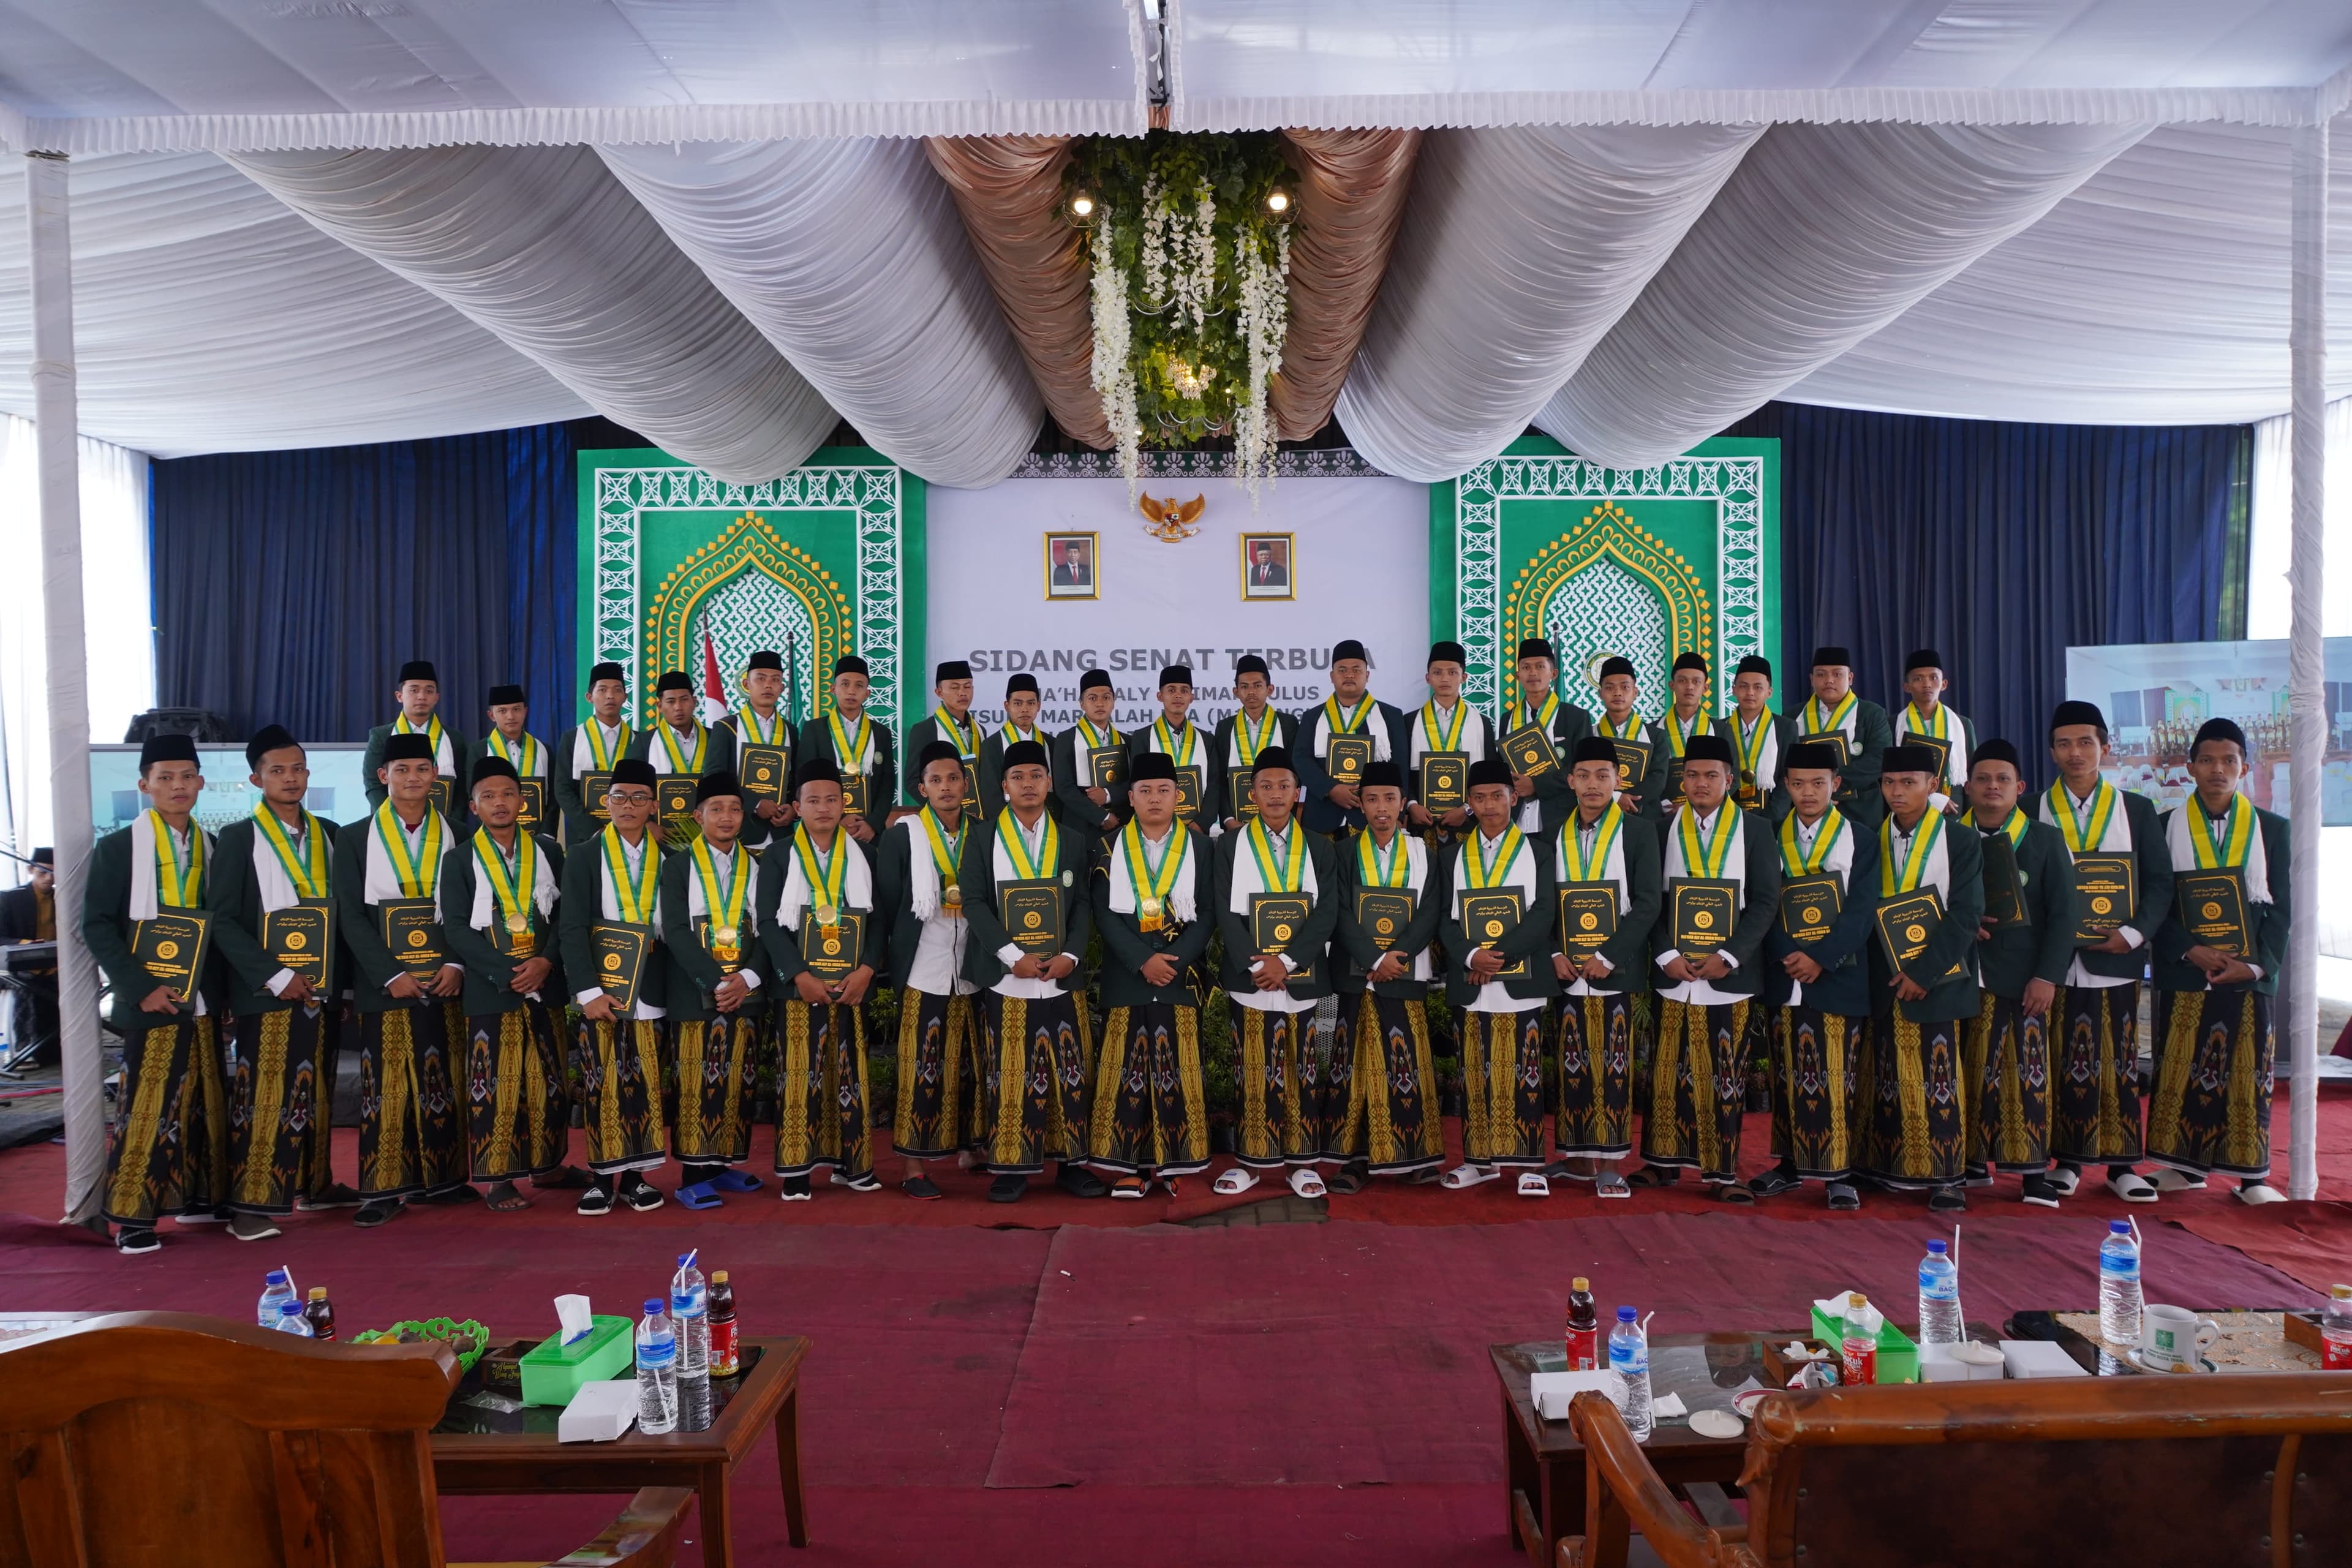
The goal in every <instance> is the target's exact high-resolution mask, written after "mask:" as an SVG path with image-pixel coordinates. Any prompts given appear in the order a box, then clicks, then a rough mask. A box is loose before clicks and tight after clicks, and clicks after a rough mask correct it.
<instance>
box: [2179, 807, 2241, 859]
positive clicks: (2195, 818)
mask: <svg viewBox="0 0 2352 1568" xmlns="http://www.w3.org/2000/svg"><path fill="white" fill-rule="evenodd" d="M2181 809H2183V810H2184V811H2186V812H2188V813H2189V851H2190V852H2191V853H2192V854H2194V855H2195V856H2196V858H2197V868H2198V869H2199V870H2200V871H2227V870H2231V869H2232V868H2237V867H2241V866H2243V865H2244V864H2245V863H2246V852H2247V850H2249V849H2251V848H2252V847H2253V842H2254V803H2253V802H2252V801H2250V800H2248V799H2247V798H2246V797H2245V796H2244V795H2231V797H2230V815H2229V816H2226V817H2224V818H2222V824H2223V826H2222V828H2221V832H2220V833H2218V834H2217V833H2215V832H2214V831H2213V819H2212V818H2211V817H2210V816H2207V815H2206V814H2205V803H2204V802H2203V801H2201V800H2199V799H2198V798H2196V797H2195V796H2194V795H2192V796H2190V797H2189V803H2188V805H2185V806H2183V807H2182V808H2181Z"/></svg>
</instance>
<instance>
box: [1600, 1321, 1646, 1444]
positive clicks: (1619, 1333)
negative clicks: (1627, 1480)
mask: <svg viewBox="0 0 2352 1568" xmlns="http://www.w3.org/2000/svg"><path fill="white" fill-rule="evenodd" d="M1609 1370H1610V1371H1612V1372H1613V1373H1616V1374H1617V1375H1618V1376H1620V1377H1622V1378H1623V1379H1624V1380H1625V1430H1627V1431H1628V1432H1631V1433H1632V1434H1633V1441H1635V1442H1636V1443H1646V1442H1648V1441H1649V1440H1650V1429H1651V1428H1652V1426H1654V1425H1655V1423H1654V1421H1653V1419H1652V1418H1651V1415H1650V1339H1649V1336H1648V1335H1647V1334H1644V1333H1643V1332H1642V1325H1641V1324H1639V1323H1637V1322H1635V1321H1633V1308H1631V1307H1620V1308H1618V1309H1617V1326H1616V1327H1615V1328H1613V1329H1612V1330H1610V1331H1609Z"/></svg>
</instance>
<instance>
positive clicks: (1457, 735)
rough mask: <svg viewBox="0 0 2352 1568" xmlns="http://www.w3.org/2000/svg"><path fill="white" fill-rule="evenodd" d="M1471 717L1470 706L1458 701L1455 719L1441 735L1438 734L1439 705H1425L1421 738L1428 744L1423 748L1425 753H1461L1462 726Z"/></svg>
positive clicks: (1422, 707)
mask: <svg viewBox="0 0 2352 1568" xmlns="http://www.w3.org/2000/svg"><path fill="white" fill-rule="evenodd" d="M1469 716H1470V704H1468V703H1467V702H1464V701H1462V700H1459V699H1456V700H1455V701H1454V718H1453V720H1452V721H1450V722H1449V723H1448V724H1447V725H1446V727H1445V733H1444V734H1443V735H1441V734H1439V733H1438V732H1437V704H1436V703H1434V702H1424V703H1423V704H1422V705H1421V738H1422V739H1423V741H1424V742H1428V743H1427V744H1426V745H1424V746H1423V747H1422V751H1423V752H1458V751H1460V750H1461V749H1462V725H1463V723H1464V721H1465V720H1467V719H1468V718H1469Z"/></svg>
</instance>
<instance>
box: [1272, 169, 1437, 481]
mask: <svg viewBox="0 0 2352 1568" xmlns="http://www.w3.org/2000/svg"><path fill="white" fill-rule="evenodd" d="M1282 137H1283V141H1284V142H1286V144H1287V147H1288V153H1289V158H1290V163H1291V167H1293V168H1294V169H1296V170H1297V171H1298V189H1297V193H1296V195H1297V204H1298V205H1297V213H1298V222H1297V233H1296V234H1295V235H1294V236H1293V237H1292V240H1291V247H1290V331H1289V333H1288V335H1287V336H1286V338H1285V339H1284V340H1283V344H1282V374H1280V375H1279V376H1277V377H1276V379H1275V384H1274V387H1273V389H1272V391H1271V392H1269V393H1268V394H1267V397H1266V403H1267V406H1268V409H1269V411H1270V412H1271V413H1272V414H1273V416H1274V428H1275V434H1276V436H1278V437H1281V438H1282V439H1283V440H1286V441H1303V440H1305V439H1307V437H1309V436H1312V435H1314V434H1315V432H1317V431H1318V430H1320V429H1321V428H1323V425H1324V422H1325V421H1326V420H1328V419H1329V418H1330V417H1331V405H1332V404H1334V403H1336V402H1338V401H1339V386H1340V384H1341V383H1342V382H1344V381H1346V380H1347V379H1348V367H1349V365H1350V364H1353V363H1355V359H1356V345H1357V344H1358V343H1359V342H1361V341H1362V340H1363V336H1364V326H1365V323H1366V322H1368V321H1370V320H1371V314H1372V300H1373V299H1374V298H1375V297H1376V296H1377V295H1378V294H1379V293H1380V289H1381V274H1382V273H1384V272H1386V271H1387V270H1388V265H1389V247H1390V246H1391V243H1393V242H1394V240H1395V239H1396V232H1397V223H1398V221H1399V220H1400V219H1401V218H1402V216H1404V203H1405V196H1406V195H1407V194H1408V193H1409V192H1410V191H1411V190H1412V164H1413V159H1414V157H1415V155H1417V154H1418V153H1420V151H1421V132H1418V131H1286V132H1283V133H1282Z"/></svg>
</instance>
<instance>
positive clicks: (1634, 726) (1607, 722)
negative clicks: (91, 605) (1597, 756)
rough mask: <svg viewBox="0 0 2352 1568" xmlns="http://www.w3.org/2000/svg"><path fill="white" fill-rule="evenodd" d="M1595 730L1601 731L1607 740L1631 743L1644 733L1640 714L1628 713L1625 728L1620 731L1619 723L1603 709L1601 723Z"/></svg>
mask: <svg viewBox="0 0 2352 1568" xmlns="http://www.w3.org/2000/svg"><path fill="white" fill-rule="evenodd" d="M1595 728H1597V729H1598V730H1599V731H1601V735H1602V737H1603V738H1605V739H1607V740H1612V741H1630V740H1632V739H1633V737H1635V736H1636V735H1639V734H1640V733H1641V732H1642V716H1641V715H1640V714H1639V713H1628V714H1627V715H1626V716H1625V725H1624V728H1622V729H1620V728H1618V725H1617V721H1616V720H1614V719H1612V718H1611V717H1609V713H1608V710H1606V709H1603V710H1601V721H1600V723H1599V724H1598V725H1596V726H1595Z"/></svg>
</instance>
